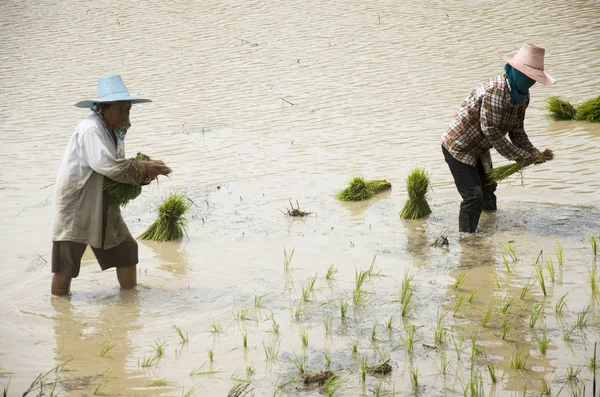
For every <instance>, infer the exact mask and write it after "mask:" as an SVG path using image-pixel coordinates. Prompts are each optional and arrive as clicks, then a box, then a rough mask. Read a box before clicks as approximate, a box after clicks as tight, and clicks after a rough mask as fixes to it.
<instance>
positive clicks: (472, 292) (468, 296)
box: [467, 289, 477, 303]
mask: <svg viewBox="0 0 600 397" xmlns="http://www.w3.org/2000/svg"><path fill="white" fill-rule="evenodd" d="M475 292H477V291H475V290H474V289H473V290H471V292H470V293H469V295H467V302H469V303H471V302H473V299H474V298H475Z"/></svg>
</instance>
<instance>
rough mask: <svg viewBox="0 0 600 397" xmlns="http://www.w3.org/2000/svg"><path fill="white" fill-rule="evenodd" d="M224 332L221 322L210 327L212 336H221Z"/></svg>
mask: <svg viewBox="0 0 600 397" xmlns="http://www.w3.org/2000/svg"><path fill="white" fill-rule="evenodd" d="M222 332H223V327H222V326H221V322H220V321H218V322H215V323H212V324H211V326H210V333H211V334H220V333H222Z"/></svg>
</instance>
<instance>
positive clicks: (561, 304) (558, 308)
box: [554, 292, 569, 316]
mask: <svg viewBox="0 0 600 397" xmlns="http://www.w3.org/2000/svg"><path fill="white" fill-rule="evenodd" d="M567 295H569V293H568V292H567V293H566V294H564V295H563V296H561V297H560V299H559V300H558V301H556V304H555V305H554V312H555V313H556V314H557V315H560V316H562V314H563V312H564V310H565V308H566V307H567V301H566V299H567Z"/></svg>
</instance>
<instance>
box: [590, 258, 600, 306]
mask: <svg viewBox="0 0 600 397" xmlns="http://www.w3.org/2000/svg"><path fill="white" fill-rule="evenodd" d="M588 278H589V280H590V289H591V291H592V297H593V298H595V299H597V300H600V292H599V290H598V282H597V281H596V266H592V270H590V274H589V276H588Z"/></svg>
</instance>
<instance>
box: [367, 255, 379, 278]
mask: <svg viewBox="0 0 600 397" xmlns="http://www.w3.org/2000/svg"><path fill="white" fill-rule="evenodd" d="M376 259H377V254H374V255H373V260H371V266H369V270H367V273H368V274H369V277H379V276H381V270H375V260H376Z"/></svg>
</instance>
